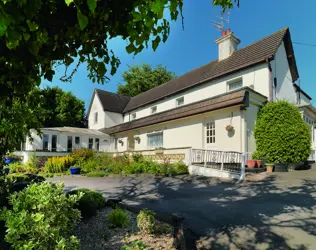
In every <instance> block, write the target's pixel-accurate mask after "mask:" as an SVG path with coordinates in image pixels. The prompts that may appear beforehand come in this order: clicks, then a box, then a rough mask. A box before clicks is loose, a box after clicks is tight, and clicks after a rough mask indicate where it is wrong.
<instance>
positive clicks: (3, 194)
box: [0, 176, 12, 209]
mask: <svg viewBox="0 0 316 250" xmlns="http://www.w3.org/2000/svg"><path fill="white" fill-rule="evenodd" d="M11 192H12V181H11V179H10V178H7V176H0V209H1V208H2V207H3V206H7V205H8V198H9V195H10V193H11Z"/></svg>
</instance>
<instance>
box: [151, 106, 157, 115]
mask: <svg viewBox="0 0 316 250" xmlns="http://www.w3.org/2000/svg"><path fill="white" fill-rule="evenodd" d="M150 113H151V114H155V113H157V106H154V107H151V109H150Z"/></svg>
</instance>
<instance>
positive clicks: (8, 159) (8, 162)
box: [4, 153, 17, 165]
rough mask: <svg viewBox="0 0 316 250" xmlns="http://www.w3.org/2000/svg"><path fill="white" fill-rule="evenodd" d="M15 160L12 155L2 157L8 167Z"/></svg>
mask: <svg viewBox="0 0 316 250" xmlns="http://www.w3.org/2000/svg"><path fill="white" fill-rule="evenodd" d="M16 160H17V157H16V156H15V155H14V154H13V153H9V154H7V155H6V156H5V157H4V163H5V164H7V165H9V164H11V163H13V162H15V161H16Z"/></svg>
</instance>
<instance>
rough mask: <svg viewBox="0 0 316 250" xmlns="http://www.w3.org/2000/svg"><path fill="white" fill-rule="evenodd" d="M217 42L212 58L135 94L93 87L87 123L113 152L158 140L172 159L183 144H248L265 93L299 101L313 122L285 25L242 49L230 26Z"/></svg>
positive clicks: (148, 146) (315, 115) (247, 148)
mask: <svg viewBox="0 0 316 250" xmlns="http://www.w3.org/2000/svg"><path fill="white" fill-rule="evenodd" d="M215 43H216V44H218V59H217V60H215V61H212V62H210V63H208V64H206V65H203V66H201V67H199V68H197V69H194V70H192V71H190V72H188V73H186V74H184V75H182V76H179V77H177V78H176V79H173V80H171V81H169V82H167V83H165V84H163V85H160V86H158V87H156V88H153V89H151V90H148V91H146V92H144V93H141V94H139V95H137V96H135V97H126V96H122V95H117V94H113V93H110V92H106V91H103V90H99V89H95V91H94V93H93V97H92V100H91V104H90V108H89V112H88V116H89V128H91V129H100V131H102V132H104V133H106V134H109V135H110V136H111V146H110V151H112V152H128V151H140V152H142V153H144V154H147V153H148V154H150V152H151V153H152V152H153V149H154V148H157V147H163V148H164V152H165V154H170V157H171V158H174V159H177V157H178V158H183V157H184V156H183V155H184V153H183V152H185V150H186V149H189V148H194V149H212V150H220V151H237V152H254V151H255V147H256V145H255V139H254V135H253V132H254V127H255V120H256V117H257V112H258V109H259V108H260V107H261V106H262V105H263V104H264V103H265V102H267V101H274V100H278V99H287V100H289V101H290V102H292V103H295V104H297V105H298V106H299V107H300V109H301V111H302V115H303V116H304V119H305V120H306V122H308V123H310V124H311V125H312V126H314V125H313V121H314V120H315V119H316V110H315V108H314V107H312V105H311V103H310V100H311V98H310V97H309V96H308V95H307V94H306V93H305V92H304V91H303V90H302V89H301V88H300V87H299V85H298V84H296V82H297V80H298V78H299V74H298V69H297V66H296V61H295V55H294V50H293V46H292V42H291V36H290V31H289V29H288V28H285V29H282V30H280V31H278V32H276V33H274V34H272V35H270V36H268V37H265V38H263V39H261V40H259V41H257V42H255V43H253V44H251V45H248V46H246V47H244V48H241V49H238V45H239V43H240V40H239V39H238V38H237V37H236V36H235V35H234V34H233V33H232V32H231V31H230V30H229V29H228V30H227V31H225V32H223V33H222V37H220V38H219V39H217V40H216V41H215ZM228 125H230V126H232V127H233V130H231V131H227V129H226V127H227V126H228ZM313 131H314V129H312V131H311V134H313ZM314 148H315V143H314V138H313V149H314ZM186 160H188V159H186Z"/></svg>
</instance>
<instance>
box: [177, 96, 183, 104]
mask: <svg viewBox="0 0 316 250" xmlns="http://www.w3.org/2000/svg"><path fill="white" fill-rule="evenodd" d="M183 104H184V97H183V96H182V97H179V98H177V99H176V106H177V107H179V106H181V105H183Z"/></svg>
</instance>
